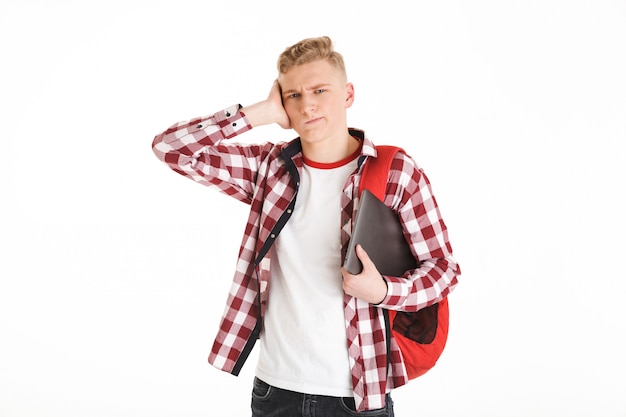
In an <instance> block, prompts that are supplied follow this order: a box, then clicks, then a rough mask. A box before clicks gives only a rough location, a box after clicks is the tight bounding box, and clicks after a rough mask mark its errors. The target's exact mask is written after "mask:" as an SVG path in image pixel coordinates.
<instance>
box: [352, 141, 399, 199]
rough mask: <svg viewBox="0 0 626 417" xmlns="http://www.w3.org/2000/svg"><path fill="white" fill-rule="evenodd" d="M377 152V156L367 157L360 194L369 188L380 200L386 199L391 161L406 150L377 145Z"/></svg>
mask: <svg viewBox="0 0 626 417" xmlns="http://www.w3.org/2000/svg"><path fill="white" fill-rule="evenodd" d="M376 152H377V154H378V155H377V157H376V158H374V157H371V156H370V157H369V158H367V161H366V162H365V166H364V167H363V173H362V174H361V182H360V184H359V195H361V193H362V192H363V190H369V191H370V192H371V193H372V194H374V195H375V196H376V197H378V199H379V200H381V201H385V194H386V192H387V183H388V182H389V170H390V169H391V163H392V162H393V158H394V157H395V156H396V154H397V153H398V152H404V150H403V149H402V148H399V147H397V146H389V145H379V146H376Z"/></svg>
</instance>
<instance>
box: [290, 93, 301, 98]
mask: <svg viewBox="0 0 626 417" xmlns="http://www.w3.org/2000/svg"><path fill="white" fill-rule="evenodd" d="M298 97H300V94H298V93H291V94H288V95H287V98H298Z"/></svg>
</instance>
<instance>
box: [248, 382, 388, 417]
mask: <svg viewBox="0 0 626 417" xmlns="http://www.w3.org/2000/svg"><path fill="white" fill-rule="evenodd" d="M349 416H361V417H394V414H393V401H392V400H391V396H390V395H389V394H387V401H386V405H385V407H384V408H381V409H378V410H370V411H362V412H360V413H357V412H356V411H355V406H354V399H353V398H352V397H328V396H325V395H311V394H301V393H299V392H293V391H287V390H284V389H280V388H276V387H273V386H271V385H269V384H267V383H265V382H263V381H261V380H260V379H259V378H254V386H253V388H252V417H349Z"/></svg>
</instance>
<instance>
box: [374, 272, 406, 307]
mask: <svg viewBox="0 0 626 417" xmlns="http://www.w3.org/2000/svg"><path fill="white" fill-rule="evenodd" d="M383 278H384V279H385V281H387V296H386V297H385V298H384V299H383V301H381V302H380V303H379V304H377V307H383V308H387V309H390V310H397V309H398V306H401V305H402V304H404V300H406V297H408V295H409V290H410V285H409V284H410V283H409V282H407V281H408V280H407V279H405V278H400V277H391V276H383Z"/></svg>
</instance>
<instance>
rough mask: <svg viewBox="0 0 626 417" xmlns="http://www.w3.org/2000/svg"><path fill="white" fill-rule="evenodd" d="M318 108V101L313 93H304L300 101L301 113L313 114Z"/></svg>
mask: <svg viewBox="0 0 626 417" xmlns="http://www.w3.org/2000/svg"><path fill="white" fill-rule="evenodd" d="M315 110H317V101H316V100H315V97H314V96H313V95H312V94H304V95H303V96H302V100H301V101H300V113H302V114H305V115H306V114H312V113H315Z"/></svg>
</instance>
